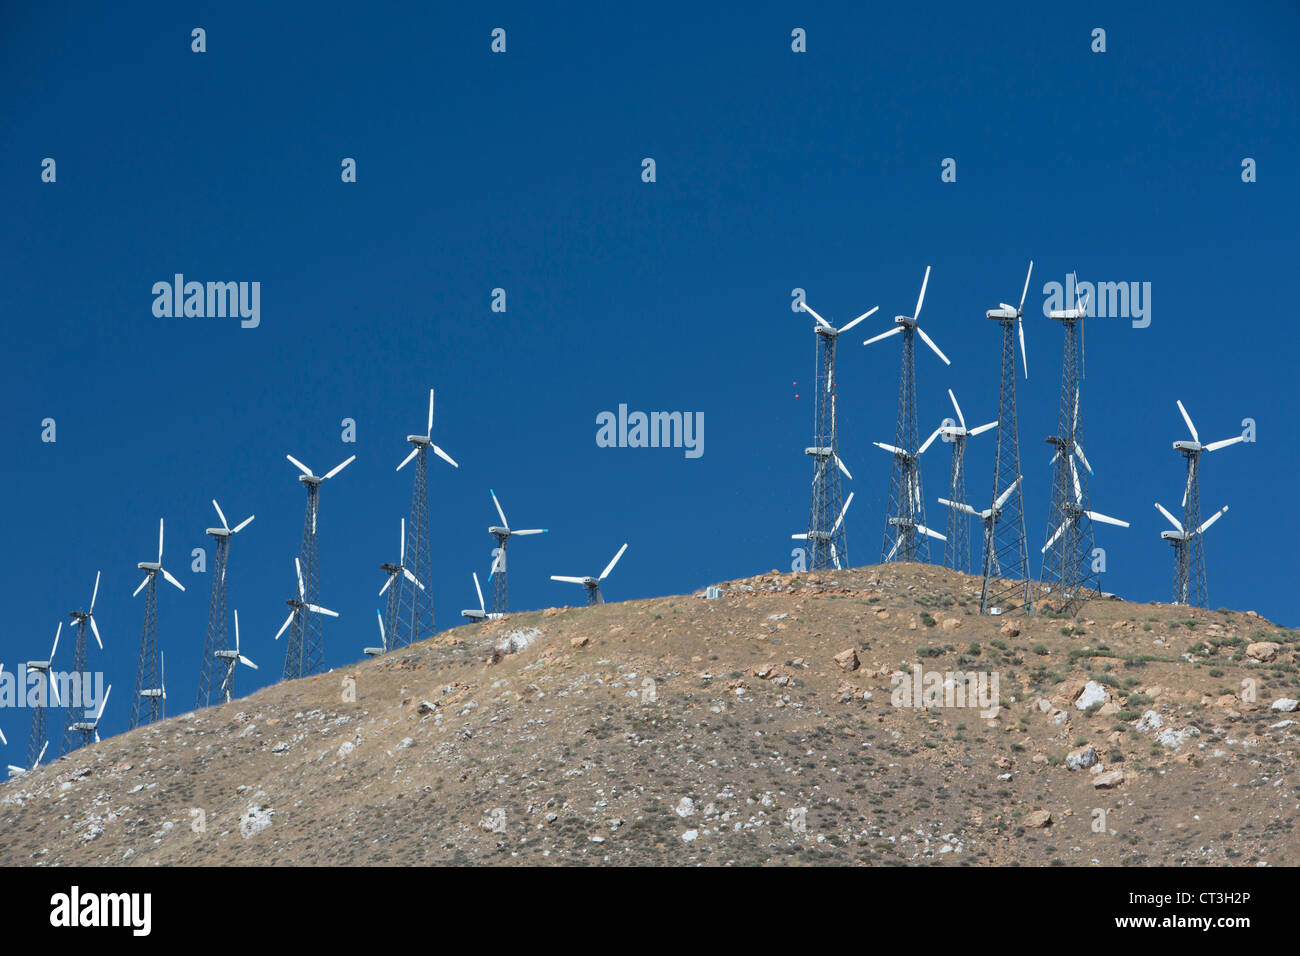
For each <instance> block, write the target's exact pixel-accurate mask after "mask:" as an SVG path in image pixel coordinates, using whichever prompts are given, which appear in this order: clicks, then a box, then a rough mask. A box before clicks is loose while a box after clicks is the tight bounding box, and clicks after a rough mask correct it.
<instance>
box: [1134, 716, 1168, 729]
mask: <svg viewBox="0 0 1300 956" xmlns="http://www.w3.org/2000/svg"><path fill="white" fill-rule="evenodd" d="M1164 725H1165V719H1164V718H1163V717H1161V716H1160V714H1159V713H1157V712H1156V711H1154V710H1148V711H1147V712H1146V713H1145V714H1143V715H1142V716H1141V717H1139V718H1138V722H1137V723H1136V724H1135V725H1134V729H1135V730H1136V731H1137V732H1138V733H1142V734H1149V733H1150V732H1151V731H1153V730H1159V729H1160V728H1161V727H1163V726H1164Z"/></svg>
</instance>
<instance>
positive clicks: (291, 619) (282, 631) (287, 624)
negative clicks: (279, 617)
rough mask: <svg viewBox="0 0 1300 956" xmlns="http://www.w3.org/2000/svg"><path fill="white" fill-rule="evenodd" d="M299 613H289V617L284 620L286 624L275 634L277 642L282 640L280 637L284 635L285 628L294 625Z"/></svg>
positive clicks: (294, 611) (293, 611)
mask: <svg viewBox="0 0 1300 956" xmlns="http://www.w3.org/2000/svg"><path fill="white" fill-rule="evenodd" d="M297 613H298V611H297V610H296V609H295V610H292V611H290V612H289V616H288V617H286V618H285V619H284V623H283V624H281V625H280V629H279V630H278V631H276V632H275V639H276V640H277V641H278V640H279V639H280V635H281V634H283V633H284V631H285V628H287V627H288V626H289V625H290V624H292V623H293V616H294V615H295V614H297Z"/></svg>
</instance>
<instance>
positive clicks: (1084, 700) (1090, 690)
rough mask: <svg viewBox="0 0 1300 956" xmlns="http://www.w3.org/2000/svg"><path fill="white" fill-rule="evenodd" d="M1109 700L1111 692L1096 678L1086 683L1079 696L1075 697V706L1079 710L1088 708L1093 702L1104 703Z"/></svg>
mask: <svg viewBox="0 0 1300 956" xmlns="http://www.w3.org/2000/svg"><path fill="white" fill-rule="evenodd" d="M1108 700H1110V694H1109V692H1107V690H1106V688H1105V687H1103V686H1102V685H1101V684H1098V683H1097V682H1096V681H1095V680H1090V681H1088V683H1087V684H1085V685H1084V687H1083V690H1082V691H1081V692H1080V694H1079V696H1078V697H1076V698H1075V700H1074V706H1075V707H1077V708H1078V709H1079V710H1087V709H1088V708H1089V707H1091V706H1092V705H1093V704H1104V703H1106V701H1108Z"/></svg>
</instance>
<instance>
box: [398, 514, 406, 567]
mask: <svg viewBox="0 0 1300 956" xmlns="http://www.w3.org/2000/svg"><path fill="white" fill-rule="evenodd" d="M397 563H398V564H406V519H405V518H403V519H402V546H401V548H400V550H399V551H398V558H397Z"/></svg>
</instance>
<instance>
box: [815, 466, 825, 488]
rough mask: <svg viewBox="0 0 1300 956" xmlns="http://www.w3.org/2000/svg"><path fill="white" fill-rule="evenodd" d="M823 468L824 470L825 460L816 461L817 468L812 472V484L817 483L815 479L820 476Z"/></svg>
mask: <svg viewBox="0 0 1300 956" xmlns="http://www.w3.org/2000/svg"><path fill="white" fill-rule="evenodd" d="M825 470H826V462H825V461H821V462H818V463H817V470H816V471H815V472H813V480H812V483H813V484H814V485H815V484H817V479H818V478H820V477H821V476H822V472H824V471H825Z"/></svg>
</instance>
